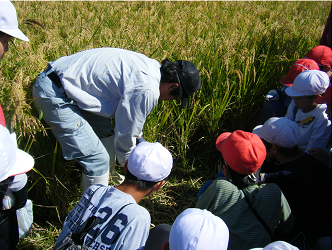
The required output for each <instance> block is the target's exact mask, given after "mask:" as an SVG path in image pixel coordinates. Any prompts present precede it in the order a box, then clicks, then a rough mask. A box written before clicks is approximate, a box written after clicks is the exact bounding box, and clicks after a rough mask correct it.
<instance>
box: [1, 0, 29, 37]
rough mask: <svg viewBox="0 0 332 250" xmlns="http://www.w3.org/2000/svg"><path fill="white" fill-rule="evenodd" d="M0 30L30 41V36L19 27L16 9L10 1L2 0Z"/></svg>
mask: <svg viewBox="0 0 332 250" xmlns="http://www.w3.org/2000/svg"><path fill="white" fill-rule="evenodd" d="M0 31H2V32H3V33H6V34H8V35H10V36H12V37H16V38H18V39H21V40H23V41H26V42H29V38H27V37H26V36H25V35H24V34H23V32H22V31H21V30H20V29H19V28H18V23H17V16H16V10H15V7H14V5H13V4H12V3H11V2H10V1H3V0H1V1H0Z"/></svg>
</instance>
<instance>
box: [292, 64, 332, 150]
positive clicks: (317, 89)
mask: <svg viewBox="0 0 332 250" xmlns="http://www.w3.org/2000/svg"><path fill="white" fill-rule="evenodd" d="M328 86H329V77H328V75H327V74H326V73H325V72H323V71H319V70H305V71H303V72H301V73H300V74H299V75H298V76H297V77H296V78H295V80H294V84H293V85H292V86H291V87H288V88H287V89H286V94H287V95H289V96H291V97H292V98H293V100H292V102H291V104H290V105H289V107H288V110H287V114H286V115H285V117H286V118H287V119H289V120H292V121H295V122H296V123H297V125H298V126H299V127H300V132H301V138H300V140H299V143H298V146H299V148H300V149H302V150H303V151H307V152H308V151H309V150H310V149H313V148H326V147H327V143H328V141H329V139H330V135H331V122H330V121H329V120H328V118H327V115H326V113H325V110H326V105H325V104H317V103H315V99H317V98H318V97H319V96H320V95H321V94H323V93H324V92H325V90H326V89H327V87H328ZM295 106H296V107H297V108H298V110H296V109H295Z"/></svg>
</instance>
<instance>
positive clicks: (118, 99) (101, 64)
mask: <svg viewBox="0 0 332 250" xmlns="http://www.w3.org/2000/svg"><path fill="white" fill-rule="evenodd" d="M50 64H51V66H52V68H53V69H54V72H55V73H56V74H57V75H58V76H59V78H60V79H61V82H62V84H63V87H64V90H65V92H66V94H67V96H68V97H69V98H71V99H73V100H75V101H76V102H77V105H78V106H79V107H80V108H81V109H83V110H86V111H89V112H92V113H95V114H98V115H100V116H104V117H110V118H115V131H114V132H115V138H114V146H115V150H116V155H117V158H118V161H119V163H120V164H121V165H122V166H123V165H124V164H125V161H126V159H127V158H128V156H129V154H130V152H131V150H132V149H133V148H134V147H135V145H136V138H137V137H138V136H139V135H140V134H141V132H142V129H143V126H144V123H145V120H146V117H147V116H148V115H149V114H150V112H151V111H152V110H153V109H154V108H155V107H156V105H157V102H158V99H159V95H160V92H159V85H160V77H161V74H160V64H159V62H158V61H157V60H154V59H151V58H148V57H147V56H145V55H143V54H140V53H136V52H133V51H128V50H124V49H118V48H97V49H91V50H85V51H82V52H79V53H76V54H73V55H70V56H65V57H61V58H59V59H58V60H56V61H54V62H50Z"/></svg>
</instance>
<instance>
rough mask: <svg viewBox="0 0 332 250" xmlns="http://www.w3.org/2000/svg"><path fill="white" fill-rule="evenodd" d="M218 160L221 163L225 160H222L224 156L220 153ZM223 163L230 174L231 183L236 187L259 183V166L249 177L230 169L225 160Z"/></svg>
mask: <svg viewBox="0 0 332 250" xmlns="http://www.w3.org/2000/svg"><path fill="white" fill-rule="evenodd" d="M220 155H221V154H220ZM220 161H221V162H222V163H225V162H226V161H224V158H223V157H222V155H221V156H220ZM224 165H226V167H227V169H228V172H229V174H230V176H231V181H232V183H233V184H234V185H235V186H237V187H238V188H246V187H249V186H252V185H259V184H260V183H259V175H260V173H261V168H259V169H258V170H257V171H256V172H255V173H253V174H252V175H253V176H252V177H249V175H244V174H240V173H238V172H236V171H234V170H233V169H231V168H230V167H229V166H228V165H227V162H226V164H224ZM255 179H256V180H255Z"/></svg>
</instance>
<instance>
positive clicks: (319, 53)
mask: <svg viewBox="0 0 332 250" xmlns="http://www.w3.org/2000/svg"><path fill="white" fill-rule="evenodd" d="M305 58H308V59H312V60H314V61H315V62H316V63H317V64H318V66H319V69H320V70H321V71H324V72H326V74H327V75H328V76H329V77H330V78H331V76H332V71H331V66H332V49H331V48H329V47H327V46H324V45H318V46H316V47H314V48H312V49H311V50H309V51H308V53H307V54H306V55H305Z"/></svg>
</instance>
